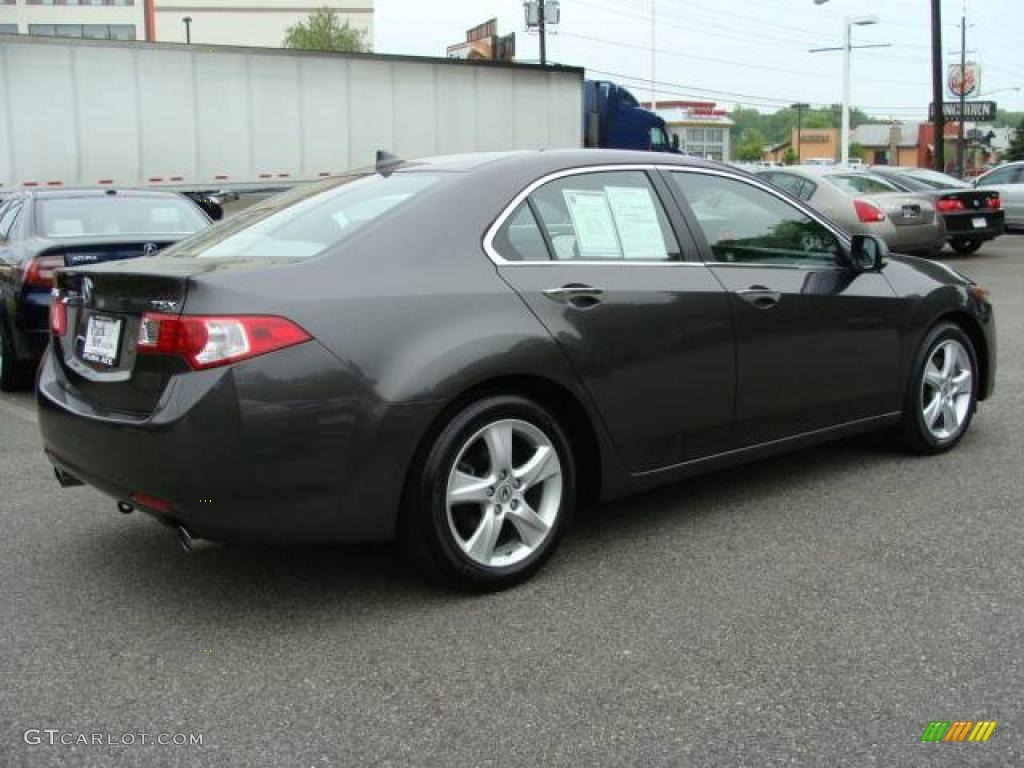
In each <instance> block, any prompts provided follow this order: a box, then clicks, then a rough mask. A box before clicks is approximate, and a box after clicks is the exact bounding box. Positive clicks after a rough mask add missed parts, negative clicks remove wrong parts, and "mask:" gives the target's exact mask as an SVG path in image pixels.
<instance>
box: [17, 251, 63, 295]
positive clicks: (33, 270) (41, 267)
mask: <svg viewBox="0 0 1024 768" xmlns="http://www.w3.org/2000/svg"><path fill="white" fill-rule="evenodd" d="M63 266H64V255H63V254H58V253H47V254H41V255H39V256H34V257H32V258H31V259H30V260H29V262H28V264H27V265H25V285H31V286H32V287H34V288H52V287H53V271H54V270H55V269H60V268H61V267H63Z"/></svg>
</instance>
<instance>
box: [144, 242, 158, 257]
mask: <svg viewBox="0 0 1024 768" xmlns="http://www.w3.org/2000/svg"><path fill="white" fill-rule="evenodd" d="M158 250H159V248H157V246H156V243H146V244H145V245H144V246H142V255H143V256H152V255H153V254H154V253H156V252H157V251H158Z"/></svg>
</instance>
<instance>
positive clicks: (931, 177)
mask: <svg viewBox="0 0 1024 768" xmlns="http://www.w3.org/2000/svg"><path fill="white" fill-rule="evenodd" d="M907 175H908V176H910V177H912V178H913V179H914V180H915V181H919V182H921V183H922V184H925V185H927V186H928V187H930V188H931V189H950V188H954V187H955V188H957V189H968V188H970V186H971V185H970V184H968V183H966V182H964V181H960V179H954V178H953V177H952V176H947V175H946V174H944V173H939V172H938V171H929V170H928V169H926V168H921V169H915V170H912V171H907Z"/></svg>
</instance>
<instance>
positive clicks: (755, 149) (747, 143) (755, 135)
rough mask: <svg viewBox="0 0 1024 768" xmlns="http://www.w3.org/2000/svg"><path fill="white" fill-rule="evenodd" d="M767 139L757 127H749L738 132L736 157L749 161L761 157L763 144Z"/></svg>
mask: <svg viewBox="0 0 1024 768" xmlns="http://www.w3.org/2000/svg"><path fill="white" fill-rule="evenodd" d="M767 143H768V140H767V139H765V137H764V134H763V133H762V132H761V131H760V130H759V129H757V128H750V129H748V130H746V131H744V132H743V133H741V134H740V140H739V143H738V144H737V145H736V152H735V155H736V159H737V160H739V161H740V162H744V163H751V162H754V161H756V160H760V159H761V154H762V153H763V152H764V147H765V144H767Z"/></svg>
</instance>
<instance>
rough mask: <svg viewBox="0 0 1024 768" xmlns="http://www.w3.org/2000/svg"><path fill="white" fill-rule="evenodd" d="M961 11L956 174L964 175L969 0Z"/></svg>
mask: <svg viewBox="0 0 1024 768" xmlns="http://www.w3.org/2000/svg"><path fill="white" fill-rule="evenodd" d="M962 8H963V10H962V11H961V13H960V119H959V120H958V121H957V129H956V175H957V177H958V178H961V179H962V178H963V177H964V101H965V100H966V99H967V0H964V4H963V6H962Z"/></svg>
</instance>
